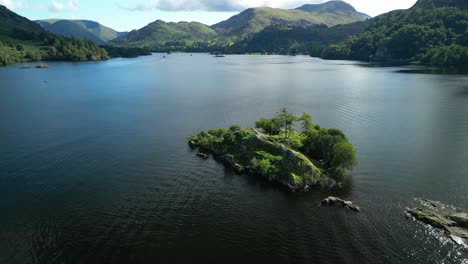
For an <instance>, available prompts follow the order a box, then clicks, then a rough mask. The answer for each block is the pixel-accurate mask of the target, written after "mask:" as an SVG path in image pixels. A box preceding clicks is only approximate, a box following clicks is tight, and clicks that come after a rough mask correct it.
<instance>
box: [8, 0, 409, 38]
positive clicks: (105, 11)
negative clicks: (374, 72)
mask: <svg viewBox="0 0 468 264" xmlns="http://www.w3.org/2000/svg"><path fill="white" fill-rule="evenodd" d="M323 2H327V0H131V1H130V0H0V4H1V5H5V6H6V7H8V8H9V9H11V10H13V11H14V12H16V13H18V14H19V15H21V16H24V17H27V18H28V19H30V20H37V19H47V18H60V19H88V20H94V21H97V22H99V23H101V24H103V25H105V26H108V27H111V28H113V29H115V30H117V31H131V30H133V29H139V28H142V27H144V26H146V25H147V24H149V23H151V22H153V21H155V20H157V19H162V20H164V21H172V22H178V21H198V22H202V23H205V24H208V25H212V24H215V23H217V22H220V21H223V20H226V19H228V18H229V17H231V16H233V15H235V14H237V13H239V12H240V11H242V10H244V9H246V8H249V7H258V6H270V7H277V8H295V7H299V6H301V5H303V4H316V3H323ZM346 2H347V3H349V4H351V5H353V6H354V7H355V8H356V9H357V10H358V11H360V12H363V13H366V14H368V15H370V16H377V15H380V14H383V13H386V12H389V11H392V10H395V9H407V8H410V7H411V6H412V5H414V3H415V2H416V0H346Z"/></svg>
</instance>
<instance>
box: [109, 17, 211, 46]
mask: <svg viewBox="0 0 468 264" xmlns="http://www.w3.org/2000/svg"><path fill="white" fill-rule="evenodd" d="M216 36H217V34H216V32H215V31H214V30H213V29H211V28H210V27H209V26H207V25H204V24H201V23H198V22H178V23H173V22H170V23H166V22H164V21H162V20H157V21H155V22H153V23H150V24H148V25H147V26H145V27H143V28H141V29H139V30H133V31H131V32H130V33H128V35H126V36H122V37H119V38H117V39H115V40H113V41H111V42H110V43H111V44H113V45H117V46H129V47H149V48H150V49H152V50H155V51H164V50H165V49H168V48H170V47H173V48H176V47H177V46H181V45H191V44H193V43H196V42H208V41H209V40H211V39H213V38H215V37H216Z"/></svg>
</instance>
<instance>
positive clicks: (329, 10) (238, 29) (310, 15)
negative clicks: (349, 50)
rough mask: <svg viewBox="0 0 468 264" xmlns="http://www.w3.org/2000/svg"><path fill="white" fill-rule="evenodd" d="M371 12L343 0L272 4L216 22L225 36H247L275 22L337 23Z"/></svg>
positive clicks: (359, 17) (287, 24)
mask: <svg viewBox="0 0 468 264" xmlns="http://www.w3.org/2000/svg"><path fill="white" fill-rule="evenodd" d="M367 18H369V16H367V15H365V14H362V13H359V12H357V11H356V9H354V7H352V6H351V5H349V4H347V3H345V2H343V1H330V2H326V3H323V4H309V5H303V6H301V7H299V8H296V9H289V10H287V9H279V8H271V7H259V8H249V9H247V10H245V11H243V12H242V13H240V14H238V15H235V16H233V17H231V18H229V19H228V20H226V21H222V22H220V23H217V24H215V25H213V26H212V28H213V29H215V30H216V31H217V32H219V33H220V34H222V35H225V36H240V37H245V36H247V35H249V34H252V33H257V32H260V31H261V30H262V29H264V28H266V27H268V26H272V25H286V26H296V27H297V26H312V25H318V24H324V25H327V26H335V25H338V24H348V23H352V22H356V21H362V20H365V19H367Z"/></svg>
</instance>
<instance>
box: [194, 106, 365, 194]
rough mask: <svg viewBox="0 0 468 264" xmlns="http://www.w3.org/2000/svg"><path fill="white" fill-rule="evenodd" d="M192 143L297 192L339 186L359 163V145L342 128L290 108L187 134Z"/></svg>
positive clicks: (237, 168)
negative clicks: (244, 124) (247, 122)
mask: <svg viewBox="0 0 468 264" xmlns="http://www.w3.org/2000/svg"><path fill="white" fill-rule="evenodd" d="M188 143H189V145H190V147H191V148H192V149H198V150H199V153H201V154H199V156H200V157H205V158H206V157H207V154H208V153H211V154H212V155H213V156H214V158H215V159H217V160H220V161H222V162H223V163H224V164H225V165H226V166H228V167H231V168H233V169H234V170H235V172H236V173H239V174H240V173H247V174H250V175H258V176H261V177H264V178H266V179H268V180H269V181H272V182H276V183H279V184H280V185H281V186H284V187H286V188H287V189H288V190H290V191H293V192H295V191H309V190H310V189H312V188H321V189H330V188H339V187H341V185H342V182H343V180H344V179H345V176H346V175H347V173H348V172H349V171H350V170H351V169H352V168H353V167H354V166H355V165H356V150H355V148H354V147H353V145H352V144H351V143H349V141H348V138H347V137H346V136H345V134H344V133H343V132H341V131H340V130H338V129H334V128H329V129H327V128H321V127H320V126H319V125H317V124H315V123H314V122H313V119H312V115H311V114H309V113H303V114H302V116H300V117H297V116H295V115H293V114H292V113H290V112H289V111H288V110H287V109H286V108H283V109H281V111H280V112H278V113H277V114H276V115H275V116H274V117H273V118H261V119H259V120H257V121H256V123H255V128H241V127H240V126H238V125H232V126H230V127H229V128H217V129H211V130H209V131H207V132H205V131H203V132H200V133H199V134H197V135H192V136H190V137H188Z"/></svg>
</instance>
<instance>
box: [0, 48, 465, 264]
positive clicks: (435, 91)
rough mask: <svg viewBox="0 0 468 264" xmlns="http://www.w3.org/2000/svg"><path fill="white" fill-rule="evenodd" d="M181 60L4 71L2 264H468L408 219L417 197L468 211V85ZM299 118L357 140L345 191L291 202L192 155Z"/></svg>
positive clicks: (297, 61) (393, 73)
mask: <svg viewBox="0 0 468 264" xmlns="http://www.w3.org/2000/svg"><path fill="white" fill-rule="evenodd" d="M165 56H166V58H165V59H163V55H162V54H154V55H153V56H149V57H141V58H136V59H114V60H110V61H105V62H89V63H61V62H51V63H49V65H50V66H51V68H49V69H27V70H20V69H18V68H19V67H21V66H24V65H34V64H17V65H13V66H8V67H0V80H1V84H0V121H1V123H0V212H1V217H0V263H199V262H202V261H204V262H207V263H209V262H215V261H216V262H219V263H253V262H256V263H467V262H468V251H467V250H464V249H462V248H461V247H459V246H456V245H454V244H453V243H452V242H451V241H450V240H448V239H446V238H445V237H444V236H442V235H441V233H440V232H439V231H436V230H433V229H432V228H429V227H427V226H425V225H422V224H419V223H416V222H412V221H409V220H406V219H405V217H404V216H403V212H404V210H405V207H408V206H411V205H412V204H413V198H415V197H424V198H427V199H432V200H439V201H442V202H444V203H447V204H452V205H455V206H459V207H461V208H468V75H456V74H452V75H438V74H423V73H419V71H418V69H419V68H417V67H372V66H370V65H367V64H364V63H358V62H349V61H324V60H320V59H316V58H310V57H307V56H296V57H288V56H227V57H225V58H214V57H212V56H210V55H207V54H193V56H190V54H172V55H165ZM282 107H287V108H288V109H289V110H291V111H292V112H294V113H295V114H297V115H300V114H301V113H302V112H304V111H305V112H310V113H312V114H313V116H314V121H315V122H316V123H318V124H319V125H321V126H322V127H336V128H339V129H341V130H342V131H344V132H345V133H346V134H347V135H348V137H349V139H350V141H351V142H352V143H353V144H354V145H355V147H356V149H357V151H358V162H359V164H358V166H357V167H356V168H355V169H354V170H353V171H352V173H351V175H350V177H349V178H348V180H347V181H346V183H345V185H344V188H343V189H341V190H335V191H324V192H321V191H314V192H311V193H295V194H293V193H288V192H285V191H284V190H282V189H280V188H278V187H275V186H271V185H270V184H268V183H267V182H265V181H263V180H262V179H259V178H256V177H252V176H246V175H235V174H234V173H233V172H232V171H231V170H229V169H225V168H224V167H223V165H222V164H220V163H217V162H216V161H214V160H213V159H208V160H202V159H200V158H198V157H197V156H196V155H195V153H196V152H194V151H193V150H191V149H190V148H189V147H188V145H187V142H186V137H187V136H189V135H190V134H195V133H198V132H199V131H201V130H207V129H210V128H215V127H227V126H229V125H231V124H239V125H241V126H246V127H251V126H253V125H254V122H255V120H256V119H258V118H260V117H271V116H272V115H274V114H275V113H276V112H277V111H278V110H279V109H280V108H282ZM329 195H335V196H339V197H341V198H344V199H348V200H352V201H354V203H356V204H358V205H359V206H361V208H362V211H361V212H360V213H353V212H350V211H345V210H341V209H338V208H323V207H320V206H319V202H320V201H321V200H322V199H323V198H325V197H327V196H329Z"/></svg>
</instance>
